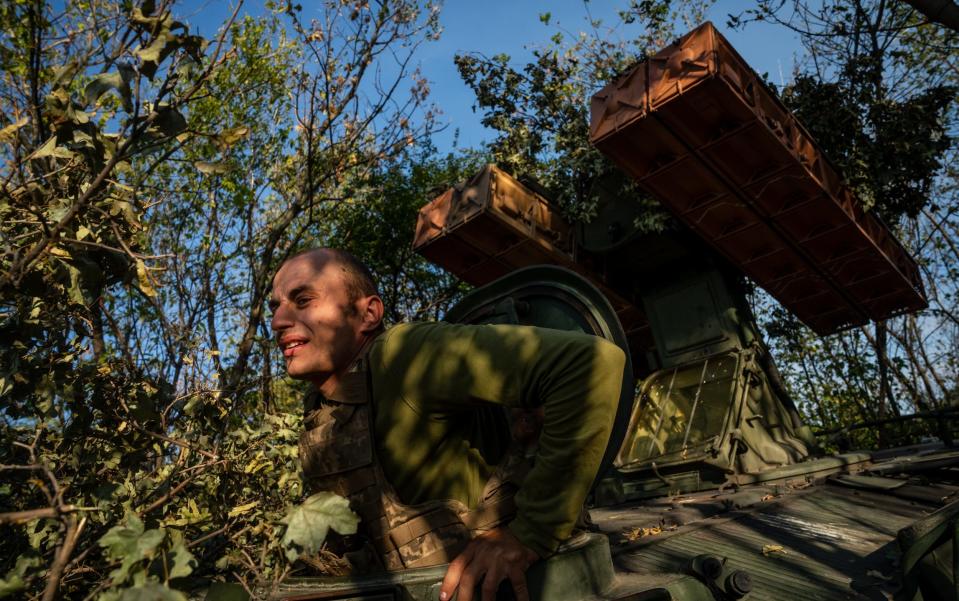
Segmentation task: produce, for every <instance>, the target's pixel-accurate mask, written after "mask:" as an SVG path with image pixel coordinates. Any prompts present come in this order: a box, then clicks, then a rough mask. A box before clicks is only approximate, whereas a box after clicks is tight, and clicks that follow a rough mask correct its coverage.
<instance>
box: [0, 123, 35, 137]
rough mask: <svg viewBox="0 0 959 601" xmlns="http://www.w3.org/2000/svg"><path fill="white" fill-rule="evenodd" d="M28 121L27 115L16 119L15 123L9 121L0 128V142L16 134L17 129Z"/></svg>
mask: <svg viewBox="0 0 959 601" xmlns="http://www.w3.org/2000/svg"><path fill="white" fill-rule="evenodd" d="M29 122H30V118H29V117H24V118H22V119H20V120H19V121H17V122H16V123H11V124H10V125H8V126H6V127H4V128H3V129H0V142H5V141H6V140H12V139H13V137H14V136H15V135H16V133H17V131H18V130H19V129H20V128H21V127H23V126H24V125H26V124H27V123H29Z"/></svg>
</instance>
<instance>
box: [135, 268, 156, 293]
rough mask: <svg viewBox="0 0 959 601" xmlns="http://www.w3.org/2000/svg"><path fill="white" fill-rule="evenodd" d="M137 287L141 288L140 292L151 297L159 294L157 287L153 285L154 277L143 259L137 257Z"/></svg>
mask: <svg viewBox="0 0 959 601" xmlns="http://www.w3.org/2000/svg"><path fill="white" fill-rule="evenodd" d="M137 287H139V288H140V292H142V293H143V294H145V295H147V296H149V297H151V298H152V297H154V296H156V295H157V291H156V288H154V287H153V278H152V276H150V272H149V270H148V269H147V266H146V263H144V262H143V259H137Z"/></svg>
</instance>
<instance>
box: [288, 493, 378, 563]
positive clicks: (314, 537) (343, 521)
mask: <svg viewBox="0 0 959 601" xmlns="http://www.w3.org/2000/svg"><path fill="white" fill-rule="evenodd" d="M280 521H281V522H282V523H284V524H286V532H285V533H284V534H283V540H282V543H283V547H284V549H286V558H287V559H288V560H290V562H291V563H292V562H294V561H296V559H297V558H298V557H299V556H300V555H301V554H303V553H305V554H308V555H311V554H313V553H316V552H317V551H319V550H320V547H321V546H322V545H323V541H325V540H326V535H327V534H328V533H329V531H330V528H332V529H333V530H335V531H336V532H338V533H340V534H355V533H356V525H357V524H358V523H359V521H360V518H359V516H357V515H356V514H355V513H353V512H352V511H351V510H350V502H349V501H348V500H346V499H345V498H343V497H341V496H339V495H337V494H334V493H331V492H325V491H324V492H319V493H316V494H315V495H312V496H310V497H309V498H307V499H306V500H305V501H303V503H302V504H300V505H297V506H296V507H293V508H292V509H290V511H289V512H287V514H286V516H285V517H284V518H283V519H282V520H280Z"/></svg>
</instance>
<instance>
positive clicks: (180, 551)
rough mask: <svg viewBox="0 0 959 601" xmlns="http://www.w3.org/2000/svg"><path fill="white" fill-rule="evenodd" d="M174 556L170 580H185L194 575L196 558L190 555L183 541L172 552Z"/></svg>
mask: <svg viewBox="0 0 959 601" xmlns="http://www.w3.org/2000/svg"><path fill="white" fill-rule="evenodd" d="M170 552H171V554H172V556H173V566H172V567H171V568H170V578H183V577H185V576H189V575H190V574H192V573H193V568H194V567H195V566H196V558H195V557H193V554H192V553H190V551H189V549H187V548H186V545H184V544H183V541H177V543H176V544H175V545H173V548H172V549H171V550H170Z"/></svg>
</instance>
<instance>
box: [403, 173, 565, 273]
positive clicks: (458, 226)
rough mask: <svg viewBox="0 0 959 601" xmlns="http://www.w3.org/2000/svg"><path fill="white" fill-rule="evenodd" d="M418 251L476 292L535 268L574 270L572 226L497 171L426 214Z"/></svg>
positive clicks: (454, 191) (453, 192) (445, 196)
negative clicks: (522, 269)
mask: <svg viewBox="0 0 959 601" xmlns="http://www.w3.org/2000/svg"><path fill="white" fill-rule="evenodd" d="M413 249H414V250H416V251H417V252H419V253H420V254H421V255H423V256H424V257H426V258H427V259H428V260H430V261H432V262H433V263H435V264H436V265H439V266H440V267H443V268H444V269H446V270H448V271H450V272H452V273H455V274H456V275H457V276H459V277H460V278H462V279H463V280H464V281H466V282H468V283H470V284H473V285H474V286H480V285H483V284H486V283H489V282H491V281H493V280H495V279H497V278H499V277H501V276H503V275H506V274H507V273H509V272H511V271H514V270H516V269H519V268H521V267H527V266H529V265H539V264H544V263H548V264H553V265H561V266H564V267H571V266H572V264H573V254H572V253H573V240H572V229H571V228H570V225H569V224H568V223H567V222H566V221H565V220H564V219H563V218H562V217H560V216H559V215H557V213H556V211H555V210H553V209H552V208H551V207H550V206H549V203H547V201H546V199H545V198H543V197H542V196H540V195H539V194H537V193H536V192H534V191H533V190H531V189H529V188H527V187H526V186H524V185H523V184H521V183H520V182H518V181H517V180H516V179H514V178H513V177H511V176H510V175H509V174H507V173H505V172H503V171H502V170H500V169H498V168H496V167H494V166H493V165H487V166H486V167H485V168H484V169H483V170H482V171H480V172H479V173H478V174H476V176H475V177H473V179H471V180H469V181H468V182H466V183H465V184H463V185H462V186H457V187H454V188H450V189H448V190H447V191H445V192H443V193H442V194H441V195H439V196H438V197H436V198H435V199H433V201H432V202H430V203H429V204H427V205H426V206H424V207H423V208H422V209H420V213H419V217H418V219H417V223H416V235H415V237H414V239H413Z"/></svg>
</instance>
